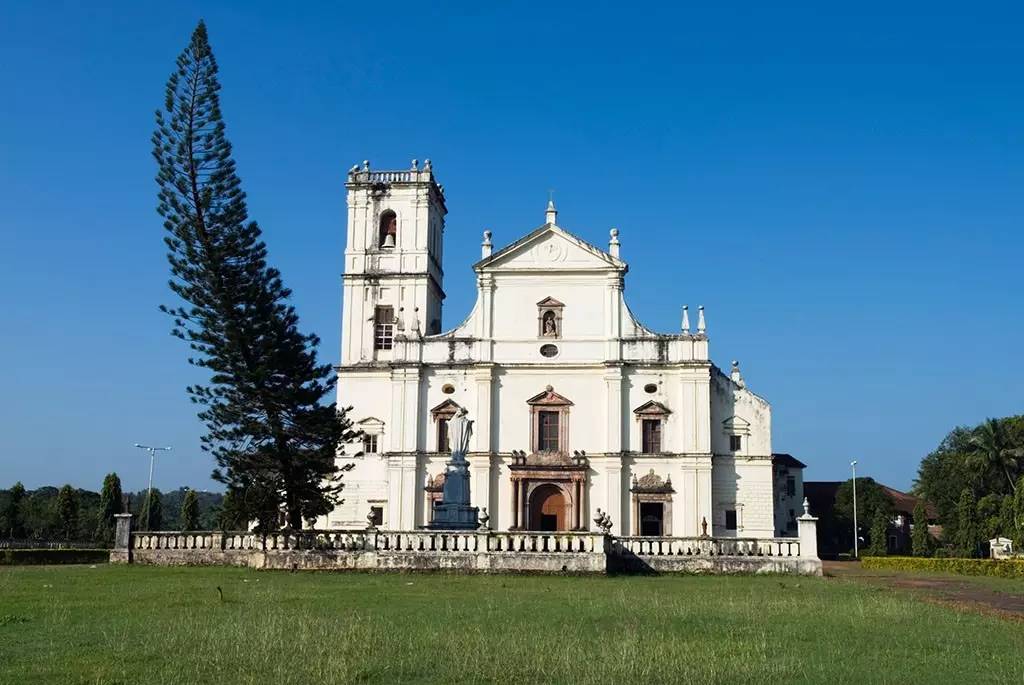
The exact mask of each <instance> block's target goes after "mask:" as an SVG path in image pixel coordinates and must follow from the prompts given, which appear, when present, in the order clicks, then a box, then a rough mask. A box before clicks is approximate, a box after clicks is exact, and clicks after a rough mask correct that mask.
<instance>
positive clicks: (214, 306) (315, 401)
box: [153, 22, 357, 528]
mask: <svg viewBox="0 0 1024 685" xmlns="http://www.w3.org/2000/svg"><path fill="white" fill-rule="evenodd" d="M219 90H220V83H219V81H218V78H217V63H216V61H215V60H214V56H213V53H212V51H211V50H210V45H209V42H208V40H207V34H206V26H205V25H204V24H203V23H202V22H200V23H199V25H198V26H197V27H196V29H195V31H194V32H193V34H192V39H191V41H190V42H189V45H188V47H186V48H185V50H184V52H182V53H181V55H180V56H179V57H178V61H177V68H176V69H175V71H174V73H172V74H171V77H170V79H169V80H168V82H167V90H166V97H165V101H164V108H163V111H158V112H157V113H156V122H157V128H156V132H155V133H154V135H153V154H154V156H155V157H156V160H157V163H158V166H159V172H158V174H157V182H158V183H159V186H160V192H159V206H158V211H159V213H160V214H161V216H163V217H164V227H165V228H166V229H167V232H168V235H167V236H166V237H165V242H166V244H167V248H168V260H169V262H170V266H171V275H172V278H171V281H170V288H171V290H172V291H173V292H174V293H175V294H176V295H178V296H179V297H180V298H181V299H182V300H183V301H184V305H183V306H176V307H164V308H163V310H164V311H166V312H167V313H169V314H171V315H172V316H173V317H174V329H173V333H174V335H176V336H178V337H180V338H181V339H183V340H185V341H187V342H188V343H189V346H190V348H191V349H192V351H193V352H194V356H193V357H192V358H190V359H189V362H190V363H192V364H194V365H196V366H199V367H202V368H204V369H207V370H208V371H209V372H210V382H209V384H208V385H195V386H191V387H189V388H188V393H189V394H190V396H191V398H192V400H193V402H195V403H197V404H198V405H199V406H200V407H201V410H200V413H199V417H200V419H201V420H202V421H203V422H204V423H205V425H206V429H207V432H206V435H205V436H204V437H203V448H204V449H205V450H207V451H209V452H211V453H212V454H213V456H214V458H215V459H216V461H217V465H218V467H217V468H216V469H215V470H214V472H213V477H214V478H215V479H216V480H218V481H220V482H222V483H224V484H225V485H227V487H228V489H229V490H230V491H233V492H234V493H235V495H236V496H237V499H238V500H239V501H241V502H243V503H245V505H246V506H247V507H248V509H247V511H248V513H249V515H250V516H251V517H253V518H258V519H259V520H260V523H261V526H262V527H264V528H269V527H272V526H276V525H277V520H276V519H277V515H278V512H282V511H283V512H284V514H285V516H286V521H287V523H288V525H289V526H291V527H293V528H299V527H301V525H302V521H303V520H304V519H308V518H312V517H315V516H318V515H321V514H325V513H327V512H328V511H330V510H331V509H332V508H333V506H334V504H336V503H337V502H338V501H339V493H340V491H341V471H342V470H344V469H342V468H339V466H338V461H337V451H338V448H339V445H340V443H341V442H343V441H349V440H352V439H355V438H356V437H357V433H356V432H355V431H353V430H352V423H351V421H350V420H349V419H348V418H347V417H346V416H345V412H344V411H339V410H337V409H336V407H335V406H334V405H324V404H322V403H321V401H322V400H323V399H324V397H325V396H327V395H328V393H329V392H330V391H331V389H332V387H333V384H334V375H333V372H332V369H331V367H330V365H328V364H321V363H319V362H318V361H317V356H316V346H317V345H318V344H319V342H320V341H319V339H318V338H317V337H316V336H315V335H312V334H303V333H301V332H300V331H299V328H298V323H299V320H298V316H297V315H296V313H295V310H294V308H293V307H292V306H291V305H289V304H288V302H287V300H288V298H289V297H290V295H291V292H290V291H289V290H288V289H287V288H286V287H285V286H284V284H283V283H282V281H281V275H280V273H279V272H278V271H277V269H274V268H273V267H271V266H269V265H268V264H267V248H266V245H265V244H264V243H263V241H262V239H261V231H260V228H259V226H258V225H257V224H256V222H255V221H250V220H249V217H248V210H247V208H246V202H245V194H244V193H243V192H242V190H241V187H240V181H239V178H238V176H237V175H236V173H235V162H234V160H233V159H232V157H231V144H230V143H229V142H228V140H227V138H226V137H225V127H224V122H223V119H222V117H221V109H220V101H219V97H218V91H219Z"/></svg>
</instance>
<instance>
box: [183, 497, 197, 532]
mask: <svg viewBox="0 0 1024 685" xmlns="http://www.w3.org/2000/svg"><path fill="white" fill-rule="evenodd" d="M181 529H182V530H199V497H197V496H196V491H195V490H189V491H188V492H186V493H185V498H184V499H182V500H181Z"/></svg>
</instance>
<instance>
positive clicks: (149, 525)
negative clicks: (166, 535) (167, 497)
mask: <svg viewBox="0 0 1024 685" xmlns="http://www.w3.org/2000/svg"><path fill="white" fill-rule="evenodd" d="M161 500H162V496H161V495H160V490H158V489H157V488H153V491H152V492H151V493H150V494H149V498H148V499H146V500H144V501H143V503H142V511H141V512H139V528H140V530H160V528H161V527H162V526H163V523H164V510H163V502H162V501H161Z"/></svg>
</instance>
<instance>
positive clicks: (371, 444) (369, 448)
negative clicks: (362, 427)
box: [363, 433, 377, 454]
mask: <svg viewBox="0 0 1024 685" xmlns="http://www.w3.org/2000/svg"><path fill="white" fill-rule="evenodd" d="M363 452H364V453H366V454H377V436H376V435H372V434H370V433H367V434H366V435H364V436H363Z"/></svg>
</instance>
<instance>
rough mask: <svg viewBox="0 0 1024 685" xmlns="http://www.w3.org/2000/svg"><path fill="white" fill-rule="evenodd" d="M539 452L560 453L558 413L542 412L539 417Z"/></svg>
mask: <svg viewBox="0 0 1024 685" xmlns="http://www.w3.org/2000/svg"><path fill="white" fill-rule="evenodd" d="M537 423H538V426H537V428H538V432H537V442H538V445H537V451H538V452H557V451H558V412H557V411H542V412H540V413H539V416H538V417H537Z"/></svg>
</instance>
